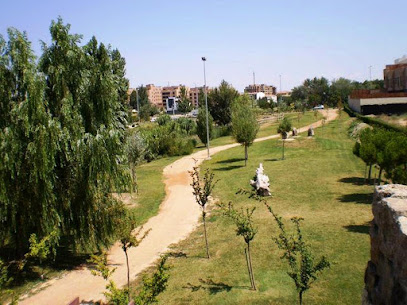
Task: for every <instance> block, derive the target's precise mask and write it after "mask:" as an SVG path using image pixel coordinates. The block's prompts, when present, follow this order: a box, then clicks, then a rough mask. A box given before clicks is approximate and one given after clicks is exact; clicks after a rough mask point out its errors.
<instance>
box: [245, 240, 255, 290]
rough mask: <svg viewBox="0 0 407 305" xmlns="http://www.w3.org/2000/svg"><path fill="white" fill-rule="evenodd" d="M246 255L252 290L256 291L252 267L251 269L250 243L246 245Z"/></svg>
mask: <svg viewBox="0 0 407 305" xmlns="http://www.w3.org/2000/svg"><path fill="white" fill-rule="evenodd" d="M247 254H248V256H249V266H250V274H251V279H252V288H253V290H256V283H255V282H254V274H253V267H252V257H251V255H250V243H247Z"/></svg>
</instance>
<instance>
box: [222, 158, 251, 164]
mask: <svg viewBox="0 0 407 305" xmlns="http://www.w3.org/2000/svg"><path fill="white" fill-rule="evenodd" d="M240 161H244V159H243V158H232V159H227V160H222V161H218V162H216V163H220V164H225V163H233V162H240Z"/></svg>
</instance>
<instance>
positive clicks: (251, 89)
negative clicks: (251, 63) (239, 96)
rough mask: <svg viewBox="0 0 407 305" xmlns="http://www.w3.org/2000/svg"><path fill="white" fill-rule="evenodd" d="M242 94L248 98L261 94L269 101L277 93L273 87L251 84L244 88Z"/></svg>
mask: <svg viewBox="0 0 407 305" xmlns="http://www.w3.org/2000/svg"><path fill="white" fill-rule="evenodd" d="M244 92H245V93H247V94H249V95H250V96H254V97H255V94H256V93H259V92H262V93H264V96H265V97H267V99H271V98H272V96H275V95H276V93H277V88H276V87H274V86H268V85H265V84H253V85H249V86H247V87H246V88H244Z"/></svg>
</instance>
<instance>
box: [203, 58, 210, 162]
mask: <svg viewBox="0 0 407 305" xmlns="http://www.w3.org/2000/svg"><path fill="white" fill-rule="evenodd" d="M202 61H203V69H204V89H205V108H206V148H207V150H208V158H207V159H208V160H209V159H210V158H211V156H210V154H209V118H208V117H209V112H208V93H207V89H206V72H205V62H206V57H202Z"/></svg>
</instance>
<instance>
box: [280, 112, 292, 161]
mask: <svg viewBox="0 0 407 305" xmlns="http://www.w3.org/2000/svg"><path fill="white" fill-rule="evenodd" d="M291 129H292V125H291V121H290V120H289V119H288V118H286V117H285V118H284V119H283V120H282V121H281V122H280V124H279V125H278V128H277V132H278V133H280V134H281V138H282V140H283V157H282V160H284V143H285V139H286V138H287V134H288V133H289V132H290V131H291Z"/></svg>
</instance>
